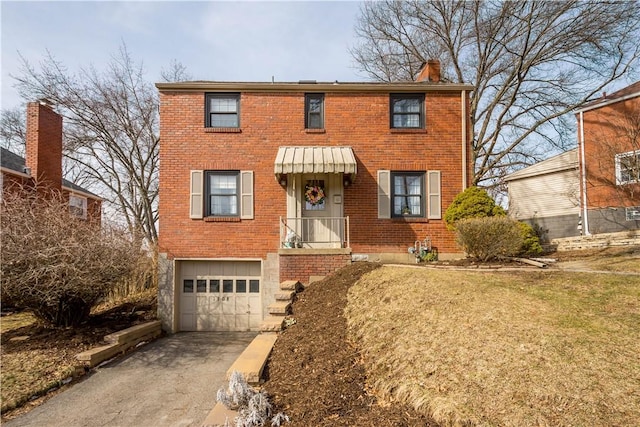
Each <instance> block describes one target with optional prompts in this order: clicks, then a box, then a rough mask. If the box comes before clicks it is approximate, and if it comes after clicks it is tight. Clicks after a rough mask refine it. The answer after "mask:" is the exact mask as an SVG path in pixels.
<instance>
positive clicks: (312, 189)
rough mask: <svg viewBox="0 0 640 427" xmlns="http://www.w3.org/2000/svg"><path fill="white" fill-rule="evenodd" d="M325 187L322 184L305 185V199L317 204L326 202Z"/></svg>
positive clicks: (312, 204) (313, 204) (314, 204)
mask: <svg viewBox="0 0 640 427" xmlns="http://www.w3.org/2000/svg"><path fill="white" fill-rule="evenodd" d="M324 198H325V194H324V189H323V188H322V187H321V186H320V185H312V184H307V185H305V187H304V199H305V200H306V201H307V202H308V203H309V204H310V205H311V206H317V205H321V204H323V203H324Z"/></svg>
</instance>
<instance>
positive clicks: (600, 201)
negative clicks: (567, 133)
mask: <svg viewBox="0 0 640 427" xmlns="http://www.w3.org/2000/svg"><path fill="white" fill-rule="evenodd" d="M639 111H640V97H636V98H632V99H629V100H626V101H621V102H617V103H613V104H610V105H608V106H605V107H601V108H597V109H595V110H590V111H585V112H584V113H583V122H584V141H585V145H584V148H585V163H586V185H587V199H588V200H587V202H588V205H587V207H588V208H589V209H594V208H595V209H597V208H606V207H615V206H636V205H638V204H640V201H639V200H638V194H640V184H632V185H626V186H617V185H615V180H616V176H615V173H616V172H615V154H616V153H624V152H629V151H633V150H637V149H638V146H637V141H636V143H635V146H634V145H633V144H632V142H631V140H630V138H629V135H628V133H627V132H628V131H629V130H631V129H632V128H633V126H634V124H633V123H630V122H629V119H628V118H629V116H631V115H633V114H635V116H636V117H637V115H638V112H639ZM578 119H579V116H578ZM637 125H638V123H637V119H636V123H635V126H636V127H637ZM578 126H580V120H578ZM636 131H637V129H636ZM578 132H580V130H579V129H578ZM579 134H580V133H579ZM581 167H582V163H581ZM580 185H581V186H582V185H583V183H582V182H580ZM624 190H633V192H630V191H624ZM631 194H635V196H634V197H632V196H631Z"/></svg>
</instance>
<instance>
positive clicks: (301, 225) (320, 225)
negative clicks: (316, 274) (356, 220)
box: [280, 216, 351, 248]
mask: <svg viewBox="0 0 640 427" xmlns="http://www.w3.org/2000/svg"><path fill="white" fill-rule="evenodd" d="M280 246H281V247H283V248H312V247H318V248H319V247H333V248H349V247H351V246H350V242H349V217H348V216H347V217H323V218H283V217H280Z"/></svg>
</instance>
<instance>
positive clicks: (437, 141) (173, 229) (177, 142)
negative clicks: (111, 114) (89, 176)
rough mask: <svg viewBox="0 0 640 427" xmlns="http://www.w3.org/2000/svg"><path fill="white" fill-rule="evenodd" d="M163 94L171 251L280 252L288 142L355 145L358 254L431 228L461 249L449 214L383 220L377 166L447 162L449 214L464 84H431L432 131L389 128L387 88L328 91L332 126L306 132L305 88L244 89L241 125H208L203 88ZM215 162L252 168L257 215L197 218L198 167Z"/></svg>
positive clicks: (165, 222) (348, 204) (391, 247)
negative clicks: (446, 87) (193, 212)
mask: <svg viewBox="0 0 640 427" xmlns="http://www.w3.org/2000/svg"><path fill="white" fill-rule="evenodd" d="M160 100H161V106H160V116H161V124H160V135H161V137H160V141H161V143H160V159H161V162H160V225H159V229H160V237H159V244H160V248H161V251H162V252H166V253H167V254H168V256H169V257H238V256H259V257H263V258H264V257H265V256H266V253H268V252H274V251H275V250H276V249H277V248H278V244H279V242H278V241H279V227H278V218H279V217H280V216H286V192H285V190H284V189H283V188H282V187H281V186H280V185H279V184H278V183H277V182H276V180H275V177H274V173H273V166H274V160H275V156H276V153H277V149H278V147H279V146H284V145H305V146H316V145H323V146H351V147H352V148H353V150H354V153H355V155H356V157H357V161H358V174H357V177H356V181H355V183H354V184H353V185H352V186H349V187H347V188H346V189H345V191H344V197H343V207H344V215H348V216H350V219H351V221H350V222H351V247H352V248H353V251H354V252H405V251H406V248H407V246H409V245H413V242H414V241H415V240H418V239H420V240H421V239H424V237H426V236H431V238H432V241H433V242H434V245H435V246H436V247H438V249H439V250H440V251H441V252H457V251H458V248H457V247H456V245H455V243H454V239H453V235H452V233H451V232H449V231H447V230H446V227H445V225H444V223H443V221H442V220H429V221H427V220H423V221H404V220H402V219H381V220H379V219H378V218H377V216H378V212H377V171H378V170H379V169H389V170H440V171H441V172H442V178H441V183H442V185H441V190H442V212H443V213H444V211H445V209H446V208H447V206H448V205H449V204H450V203H451V201H452V200H453V198H454V196H455V195H456V194H458V193H459V192H460V191H462V154H461V151H462V149H461V145H462V142H461V141H462V125H461V123H462V117H461V97H460V92H428V93H427V94H426V98H425V105H426V130H422V131H413V132H394V131H392V130H390V128H389V95H388V94H384V93H326V94H325V129H326V132H325V133H307V132H305V129H304V94H303V93H301V92H300V93H291V92H288V93H242V95H241V105H240V112H241V116H240V126H241V132H239V133H213V132H207V131H205V128H204V94H203V93H202V92H190V93H185V92H168V91H167V92H162V93H161V94H160ZM470 155H471V154H470V151H469V156H470ZM469 160H470V159H469ZM207 169H234V170H252V171H254V190H255V191H254V194H255V198H254V206H255V217H254V218H255V219H253V220H243V221H240V222H235V223H228V222H206V221H203V220H192V219H190V218H189V183H190V171H191V170H207ZM468 179H470V177H469V178H468Z"/></svg>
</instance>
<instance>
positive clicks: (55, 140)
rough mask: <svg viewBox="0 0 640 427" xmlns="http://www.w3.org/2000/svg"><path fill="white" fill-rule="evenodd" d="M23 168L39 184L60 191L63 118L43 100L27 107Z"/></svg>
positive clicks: (31, 103)
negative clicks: (24, 166) (27, 169)
mask: <svg viewBox="0 0 640 427" xmlns="http://www.w3.org/2000/svg"><path fill="white" fill-rule="evenodd" d="M26 152H27V158H26V167H27V168H30V169H31V176H32V177H33V179H35V180H36V181H37V182H38V183H39V184H42V185H45V186H47V187H49V188H50V189H52V190H58V191H60V190H61V189H62V116H61V115H59V114H58V113H56V112H55V111H53V109H52V108H51V106H50V105H49V104H48V103H47V102H46V101H45V100H42V101H39V102H30V103H28V104H27V147H26Z"/></svg>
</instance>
